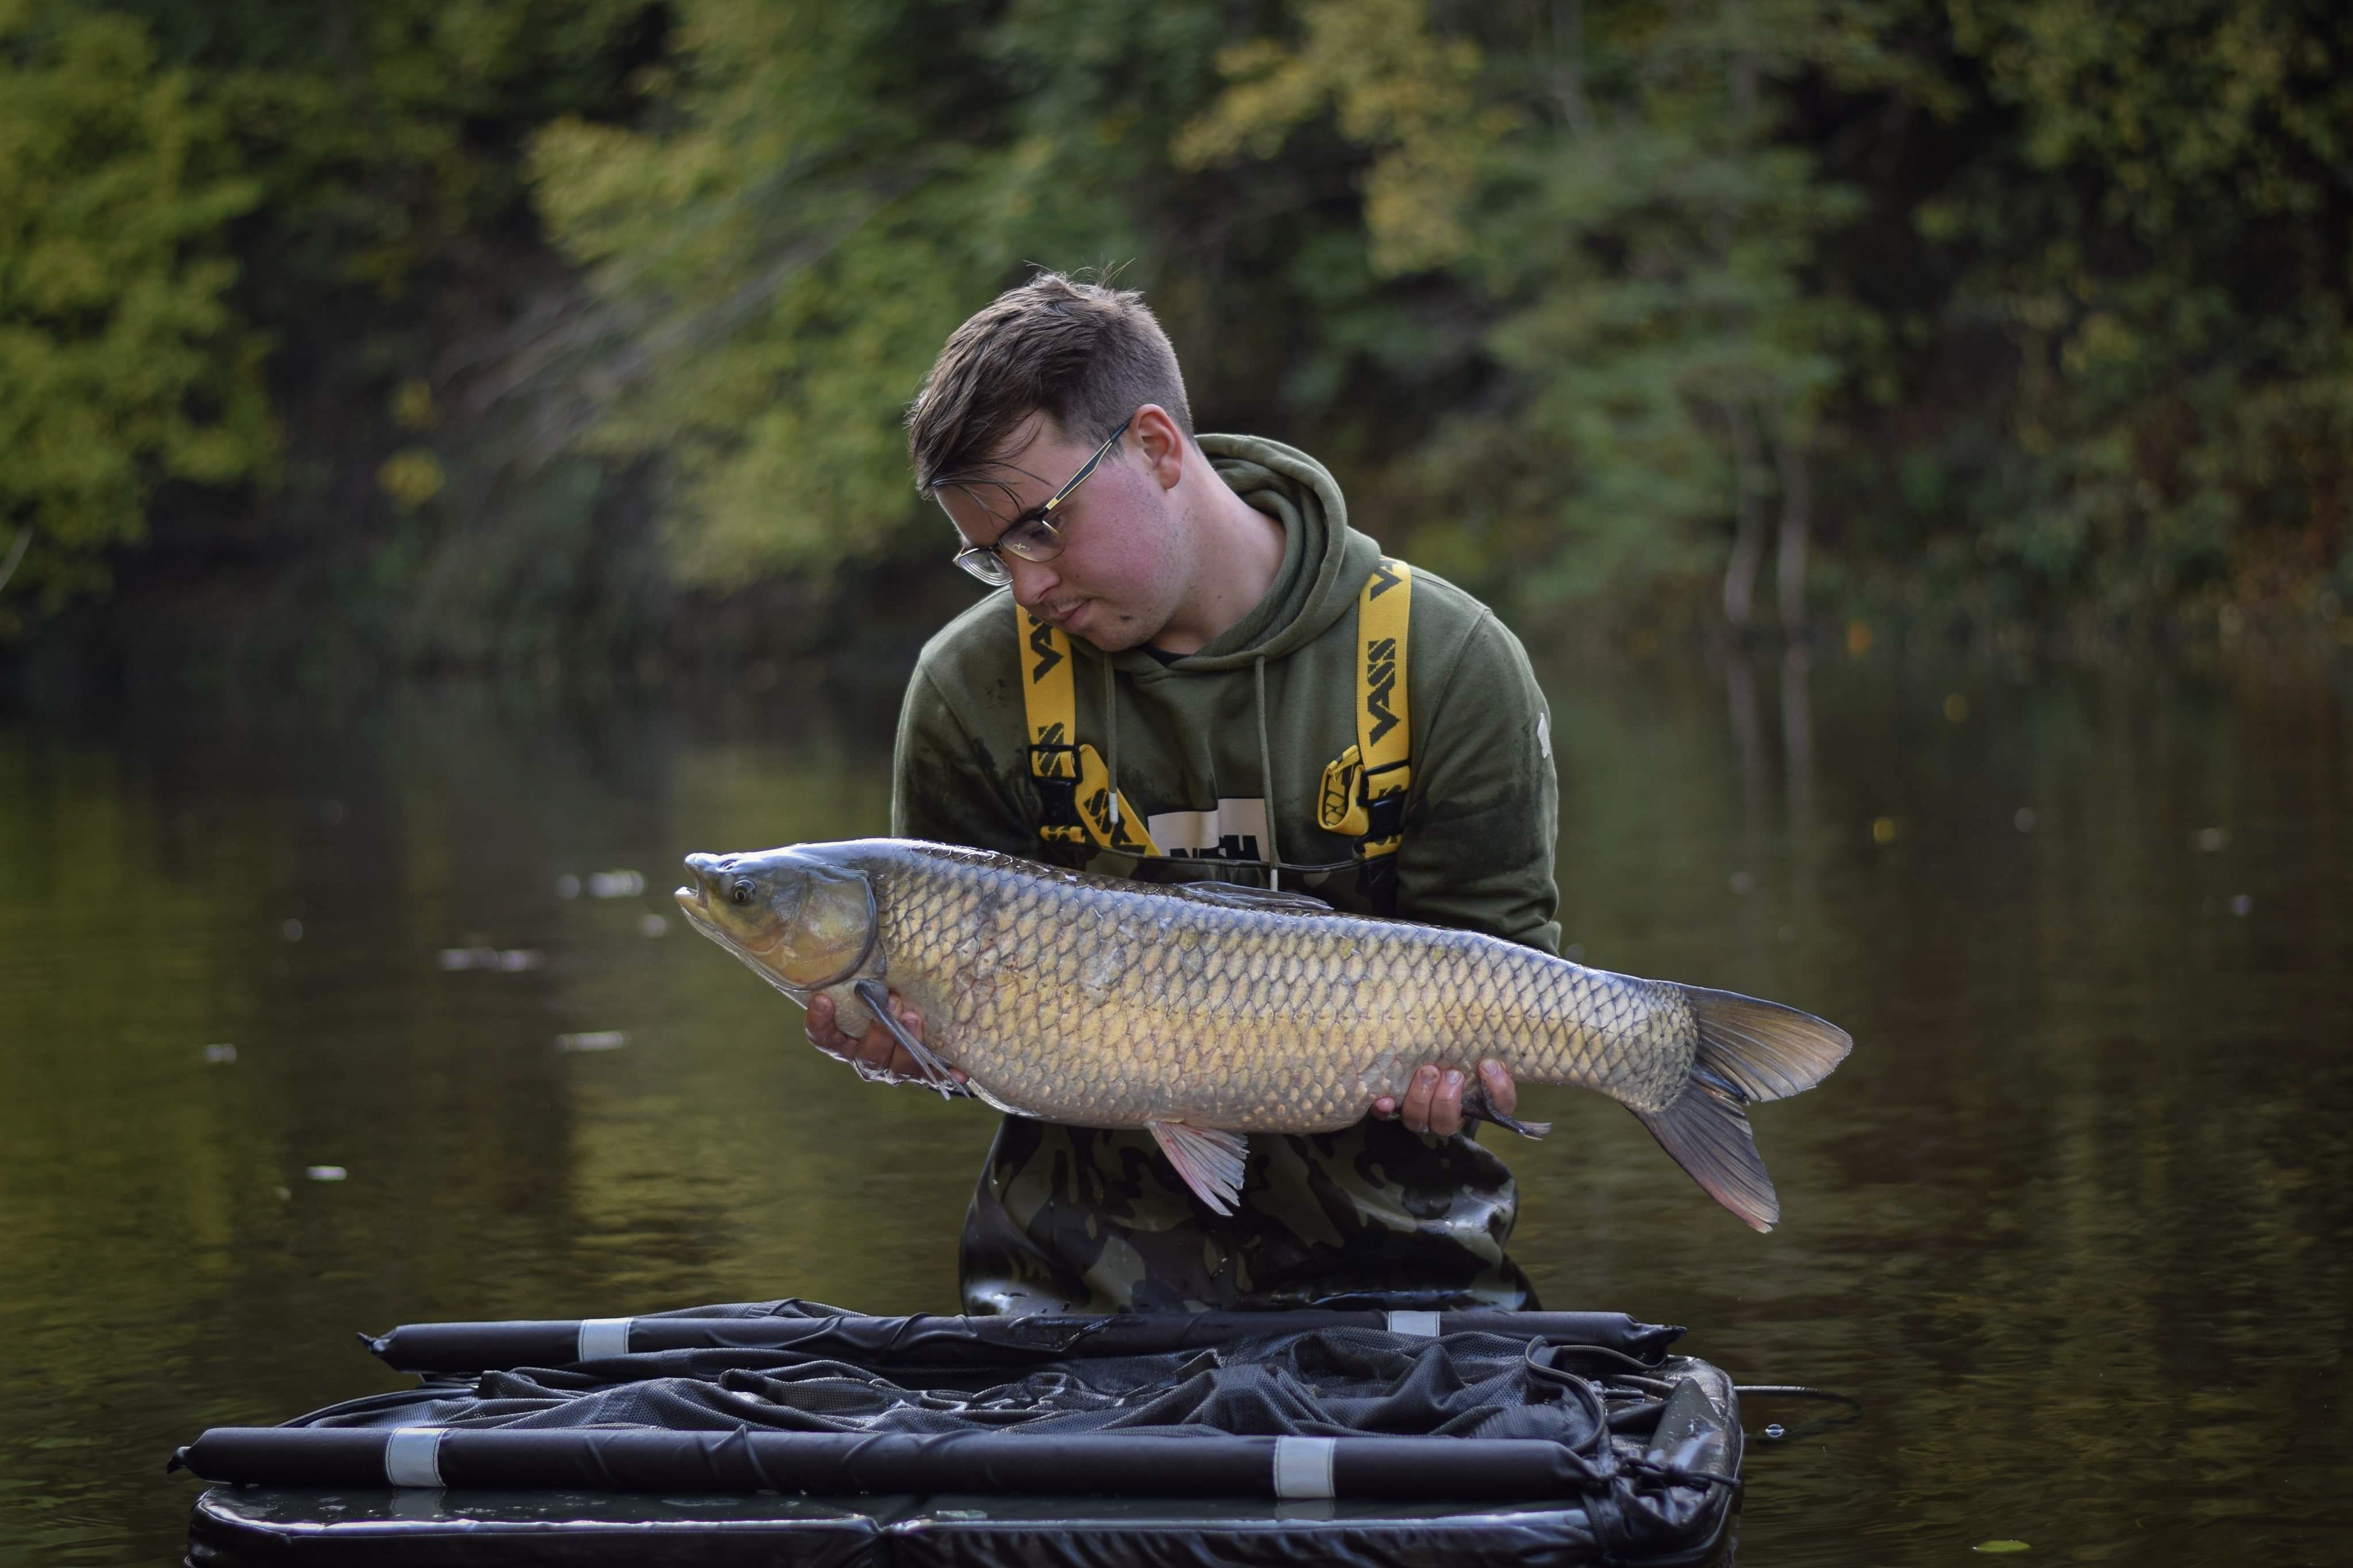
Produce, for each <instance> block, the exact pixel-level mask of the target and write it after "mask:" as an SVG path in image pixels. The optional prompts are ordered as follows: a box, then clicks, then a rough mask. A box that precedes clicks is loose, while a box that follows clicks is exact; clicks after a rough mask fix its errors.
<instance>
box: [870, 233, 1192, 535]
mask: <svg viewBox="0 0 2353 1568" xmlns="http://www.w3.org/2000/svg"><path fill="white" fill-rule="evenodd" d="M1147 403H1156V404H1158V405H1160V406H1161V407H1163V408H1165V409H1166V410H1167V411H1168V414H1169V416H1170V417H1172V418H1173V419H1175V420H1176V426H1177V428H1178V429H1180V430H1182V431H1183V432H1184V433H1185V435H1186V437H1187V439H1188V440H1189V439H1190V438H1191V437H1192V435H1193V413H1192V410H1191V408H1190V407H1188V406H1187V404H1186V401H1185V376H1184V373H1183V372H1181V371H1179V370H1178V369H1177V368H1176V350H1175V349H1174V348H1171V347H1170V346H1169V343H1168V334H1167V333H1166V332H1164V331H1161V330H1160V322H1159V321H1158V320H1157V319H1156V318H1155V316H1154V315H1153V314H1152V311H1151V310H1150V309H1149V308H1147V307H1146V306H1145V303H1144V296H1143V295H1142V294H1140V293H1138V292H1137V291H1135V290H1134V289H1113V288H1111V287H1110V286H1108V285H1107V284H1103V283H1090V282H1081V281H1079V280H1077V279H1072V278H1070V277H1067V276H1065V275H1064V274H1062V273H1060V272H1040V273H1039V275H1038V276H1037V277H1035V278H1032V279H1030V280H1029V282H1027V283H1024V284H1022V285H1021V286H1020V287H1018V288H1016V289H1007V290H1006V291H1005V292H1004V293H1002V294H999V295H998V296H997V298H996V299H995V300H991V301H989V303H988V304H987V305H986V306H984V307H982V309H981V310H979V311H978V312H977V313H976V314H975V315H974V316H973V318H972V319H971V320H970V321H966V322H965V324H964V325H963V326H961V327H958V328H957V329H956V330H955V335H954V336H952V337H950V338H949V339H948V341H947V346H946V347H945V348H943V349H942V350H940V357H939V358H938V359H936V360H934V361H933V362H932V374H929V375H927V376H925V377H924V378H923V390H922V391H921V392H918V393H917V394H915V400H914V402H913V403H911V404H909V405H907V455H908V457H909V458H912V459H913V462H914V466H915V488H916V489H919V490H922V491H923V492H924V493H926V494H929V493H930V492H931V491H932V490H934V489H936V488H938V487H939V486H940V485H943V484H947V483H952V482H956V481H960V480H965V479H972V478H976V477H978V476H979V475H980V474H982V473H983V472H984V471H985V470H986V469H987V468H989V467H990V466H991V465H992V463H993V462H994V461H995V459H996V458H997V453H998V452H999V451H1000V450H1001V449H1002V448H1003V447H1004V445H1005V443H1006V442H1007V441H1008V439H1010V438H1011V437H1012V435H1013V432H1014V431H1015V430H1016V429H1017V428H1018V427H1019V426H1020V424H1021V422H1022V421H1023V420H1025V419H1027V418H1029V416H1031V415H1032V414H1039V413H1043V414H1046V415H1050V416H1052V418H1053V419H1054V420H1055V421H1056V422H1057V423H1058V424H1060V426H1062V429H1063V430H1064V432H1065V433H1067V434H1069V435H1071V436H1074V437H1078V438H1079V439H1081V440H1082V441H1103V440H1108V439H1109V438H1110V437H1111V433H1112V432H1113V431H1114V430H1116V429H1118V428H1119V427H1120V425H1121V424H1122V423H1123V422H1124V420H1126V419H1127V417H1128V416H1130V415H1133V414H1134V412H1135V411H1136V410H1137V409H1138V408H1141V407H1142V406H1143V405H1145V404H1147Z"/></svg>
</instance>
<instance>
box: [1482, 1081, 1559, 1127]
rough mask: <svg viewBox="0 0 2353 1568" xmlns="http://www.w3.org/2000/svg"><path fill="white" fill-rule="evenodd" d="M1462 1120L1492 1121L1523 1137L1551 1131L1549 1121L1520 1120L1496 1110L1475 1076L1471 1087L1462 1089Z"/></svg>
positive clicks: (1484, 1087) (1484, 1086)
mask: <svg viewBox="0 0 2353 1568" xmlns="http://www.w3.org/2000/svg"><path fill="white" fill-rule="evenodd" d="M1462 1120H1463V1121H1492V1122H1493V1123H1494V1124H1495V1125H1496V1126H1498V1127H1502V1128H1505V1129H1507V1130H1509V1131H1514V1132H1516V1133H1518V1134H1519V1135H1520V1136H1521V1137H1523V1138H1541V1137H1543V1136H1544V1135H1545V1134H1546V1133H1547V1132H1549V1131H1552V1123H1551V1122H1549V1121H1518V1120H1516V1119H1514V1118H1513V1117H1510V1116H1507V1115H1505V1114H1504V1112H1502V1111H1500V1110H1496V1109H1495V1102H1494V1101H1493V1100H1489V1099H1488V1098H1487V1086H1486V1085H1485V1084H1483V1083H1481V1082H1480V1081H1479V1080H1478V1079H1477V1078H1475V1077H1474V1078H1472V1080H1471V1087H1470V1088H1468V1089H1464V1090H1463V1091H1462Z"/></svg>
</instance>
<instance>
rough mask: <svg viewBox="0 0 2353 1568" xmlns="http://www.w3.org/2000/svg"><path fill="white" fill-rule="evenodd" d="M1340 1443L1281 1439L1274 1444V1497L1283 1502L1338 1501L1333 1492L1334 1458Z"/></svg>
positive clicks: (1319, 1440) (1327, 1439) (1321, 1439)
mask: <svg viewBox="0 0 2353 1568" xmlns="http://www.w3.org/2000/svg"><path fill="white" fill-rule="evenodd" d="M1338 1447H1339V1443H1338V1440H1337V1439H1336V1438H1332V1437H1277V1438H1276V1439H1275V1440H1274V1495H1275V1496H1277V1497H1279V1498H1298V1497H1337V1496H1339V1495H1340V1494H1339V1493H1337V1492H1335V1491H1334V1490H1333V1489H1332V1456H1333V1453H1334V1452H1335V1450H1336V1449H1337V1448H1338Z"/></svg>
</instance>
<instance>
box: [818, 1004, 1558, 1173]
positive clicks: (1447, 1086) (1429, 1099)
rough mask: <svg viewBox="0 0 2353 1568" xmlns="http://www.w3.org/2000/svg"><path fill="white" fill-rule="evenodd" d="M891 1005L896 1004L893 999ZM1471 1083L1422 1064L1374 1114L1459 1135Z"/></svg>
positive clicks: (1512, 1091) (1485, 1070)
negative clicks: (1464, 1097) (1465, 1095)
mask: <svg viewBox="0 0 2353 1568" xmlns="http://www.w3.org/2000/svg"><path fill="white" fill-rule="evenodd" d="M892 1000H893V1001H895V1000H896V998H895V997H894V998H893V999H892ZM816 1022H817V1011H816V1009H815V1008H811V1009H810V1010H809V1023H810V1030H809V1037H810V1038H811V1039H815V1038H816V1037H817V1030H816ZM1479 1081H1480V1083H1481V1085H1482V1087H1484V1088H1485V1089H1486V1090H1487V1103H1488V1104H1489V1105H1491V1106H1493V1108H1494V1109H1495V1110H1499V1111H1501V1112H1503V1114H1504V1115H1505V1116H1509V1115H1510V1114H1512V1112H1513V1111H1514V1110H1517V1109H1518V1107H1519V1103H1520V1090H1519V1086H1518V1085H1517V1084H1515V1083H1514V1082H1513V1081H1512V1075H1511V1072H1510V1069H1508V1068H1505V1067H1504V1064H1503V1063H1501V1062H1499V1061H1497V1060H1495V1058H1493V1057H1489V1058H1486V1059H1485V1060H1484V1061H1482V1062H1481V1063H1480V1064H1479ZM1469 1087H1470V1080H1469V1079H1465V1078H1464V1077H1463V1076H1462V1069H1461V1068H1451V1067H1440V1066H1439V1065H1438V1064H1437V1063H1436V1062H1424V1063H1422V1064H1421V1066H1419V1068H1415V1069H1414V1074H1413V1081H1412V1083H1410V1084H1409V1085H1408V1086H1407V1088H1406V1091H1405V1100H1404V1101H1403V1103H1399V1101H1398V1098H1397V1096H1395V1095H1393V1094H1385V1095H1383V1096H1381V1097H1380V1098H1379V1099H1378V1100H1375V1101H1373V1114H1374V1115H1375V1116H1378V1117H1381V1118H1383V1119H1385V1120H1386V1119H1388V1118H1390V1117H1397V1118H1399V1119H1401V1120H1402V1121H1404V1122H1405V1125H1406V1130H1407V1131H1409V1132H1435V1133H1437V1134H1438V1135H1439V1136H1440V1137H1441V1138H1444V1137H1449V1136H1451V1135H1452V1134H1454V1133H1457V1132H1460V1131H1462V1091H1463V1090H1464V1089H1468V1088H1469Z"/></svg>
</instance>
